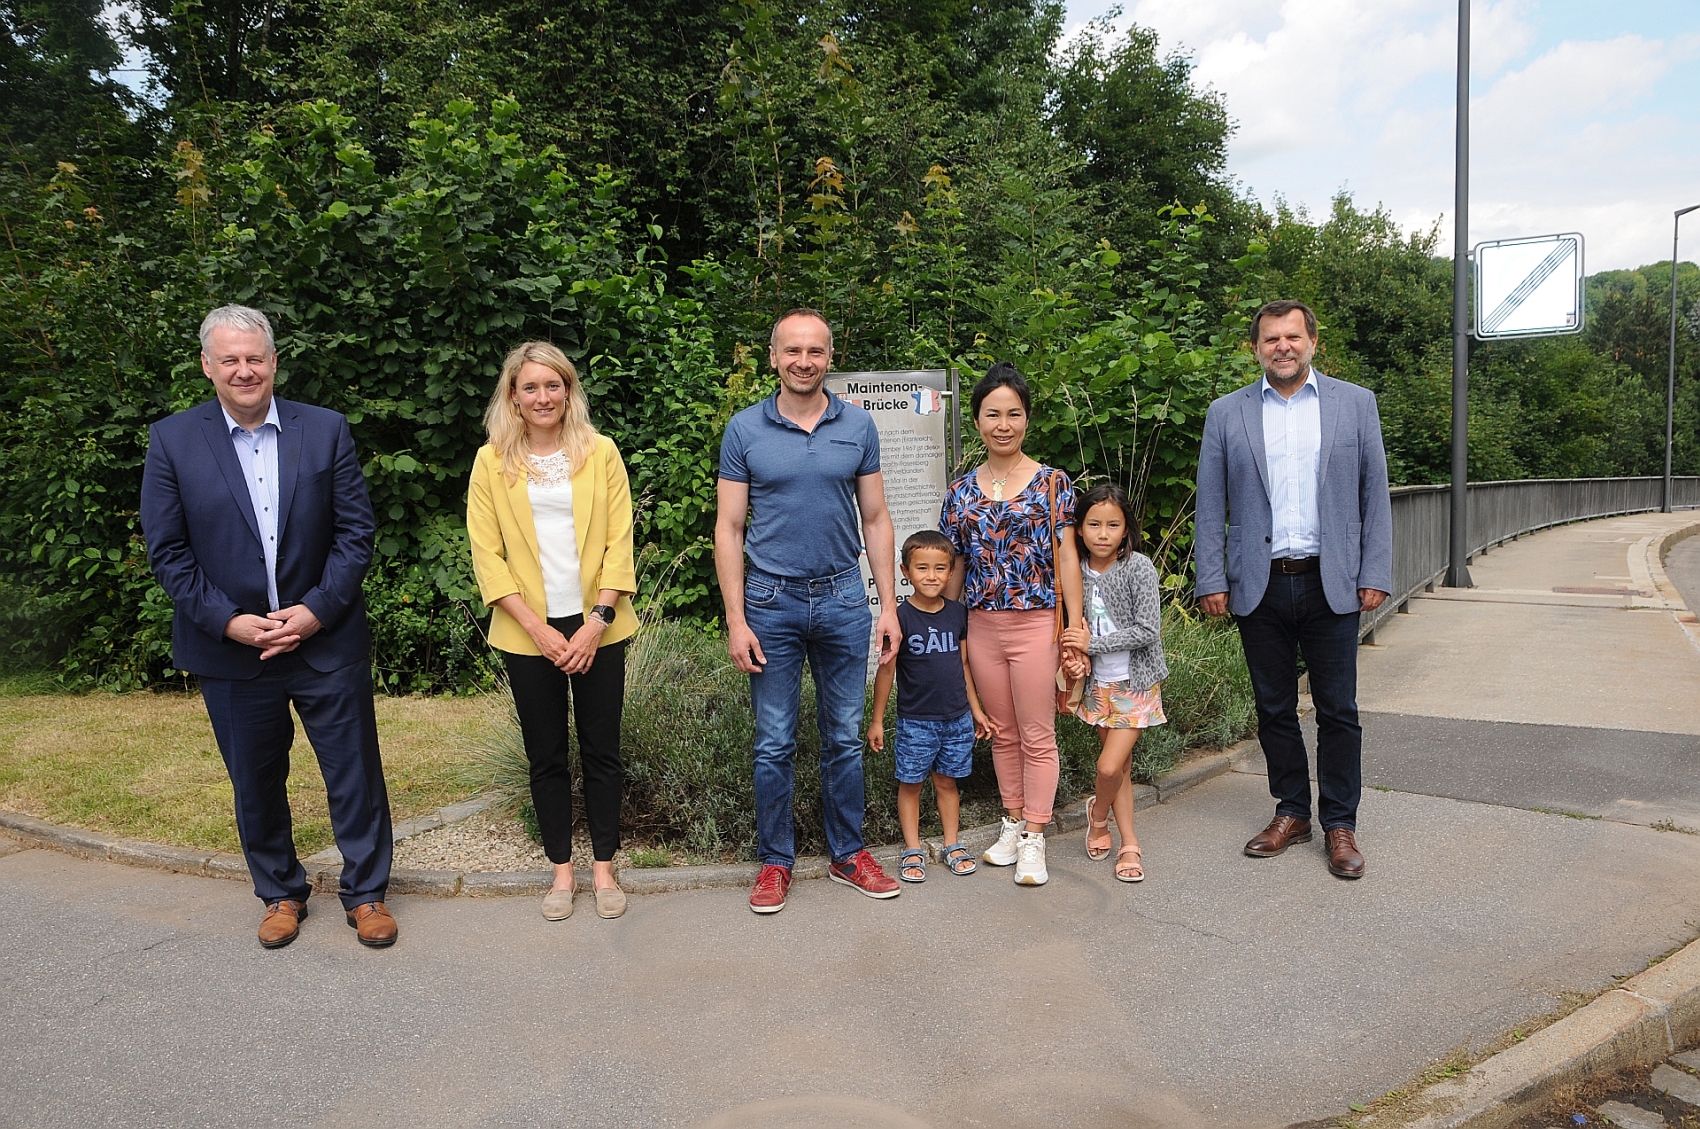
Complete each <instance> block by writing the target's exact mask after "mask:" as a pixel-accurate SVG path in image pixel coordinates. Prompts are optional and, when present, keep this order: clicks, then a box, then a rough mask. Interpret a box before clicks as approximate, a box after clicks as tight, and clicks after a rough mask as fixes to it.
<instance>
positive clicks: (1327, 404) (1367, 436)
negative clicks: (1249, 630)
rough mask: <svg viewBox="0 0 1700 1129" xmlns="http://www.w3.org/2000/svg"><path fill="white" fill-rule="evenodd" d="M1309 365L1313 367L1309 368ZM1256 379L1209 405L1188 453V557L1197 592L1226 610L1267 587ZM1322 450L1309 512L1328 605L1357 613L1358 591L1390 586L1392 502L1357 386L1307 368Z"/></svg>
mask: <svg viewBox="0 0 1700 1129" xmlns="http://www.w3.org/2000/svg"><path fill="white" fill-rule="evenodd" d="M1312 371H1315V370H1314V369H1313V370H1312ZM1262 390H1263V382H1262V381H1261V380H1258V381H1253V382H1252V383H1250V384H1248V385H1246V386H1245V387H1244V388H1241V389H1239V390H1238V391H1237V392H1230V393H1228V394H1227V395H1226V396H1223V397H1221V398H1220V399H1218V400H1217V401H1216V402H1215V403H1213V404H1211V405H1210V411H1209V413H1208V414H1207V415H1206V416H1205V417H1204V442H1203V445H1202V447H1201V449H1200V451H1199V455H1198V499H1197V505H1196V511H1197V518H1198V520H1197V523H1196V526H1195V528H1196V534H1195V538H1196V539H1195V540H1194V542H1193V559H1194V563H1195V564H1196V566H1197V570H1198V585H1197V591H1198V594H1199V595H1200V596H1208V595H1210V594H1211V593H1214V592H1226V593H1228V606H1229V608H1230V609H1231V610H1232V611H1233V613H1234V614H1235V615H1250V614H1251V613H1252V612H1254V611H1256V610H1257V606H1258V605H1259V604H1260V603H1262V602H1263V594H1264V592H1265V591H1266V590H1267V589H1268V587H1269V552H1270V550H1269V546H1270V544H1271V537H1272V531H1273V529H1274V526H1275V522H1274V517H1273V515H1272V514H1271V513H1270V512H1269V482H1268V478H1269V460H1268V454H1267V452H1266V451H1265V449H1264V445H1263V391H1262ZM1316 394H1317V399H1318V402H1319V404H1320V409H1321V421H1322V449H1321V451H1320V452H1319V453H1318V456H1317V475H1316V476H1317V483H1316V512H1317V517H1318V518H1319V519H1320V521H1321V524H1322V552H1321V562H1320V565H1319V567H1320V569H1321V572H1322V590H1323V592H1324V593H1325V594H1326V595H1327V597H1328V606H1329V607H1330V608H1332V609H1333V610H1334V611H1335V612H1336V613H1337V614H1339V615H1346V614H1348V613H1350V612H1355V611H1357V610H1358V607H1359V605H1360V602H1361V601H1360V599H1359V597H1358V589H1359V588H1375V589H1378V590H1380V591H1382V592H1392V591H1393V503H1392V500H1391V499H1390V498H1389V496H1388V493H1387V453H1386V451H1385V449H1384V448H1383V447H1382V443H1381V416H1380V414H1379V413H1378V412H1377V410H1376V404H1375V394H1374V393H1373V392H1371V391H1370V390H1369V389H1367V388H1360V387H1358V386H1357V385H1356V384H1351V383H1348V382H1346V381H1344V380H1335V379H1334V378H1333V377H1330V376H1323V375H1322V374H1321V373H1320V372H1319V373H1317V374H1316Z"/></svg>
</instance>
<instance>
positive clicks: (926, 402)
mask: <svg viewBox="0 0 1700 1129" xmlns="http://www.w3.org/2000/svg"><path fill="white" fill-rule="evenodd" d="M909 398H910V399H911V400H913V401H915V414H916V415H922V416H930V415H932V414H934V413H935V412H942V411H943V410H944V398H943V397H942V396H940V395H939V394H938V393H937V392H936V391H934V390H933V389H931V388H923V389H921V390H920V391H918V392H911V393H909Z"/></svg>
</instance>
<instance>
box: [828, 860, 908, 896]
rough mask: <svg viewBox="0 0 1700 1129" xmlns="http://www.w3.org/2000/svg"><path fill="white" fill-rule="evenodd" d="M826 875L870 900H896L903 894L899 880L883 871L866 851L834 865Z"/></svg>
mask: <svg viewBox="0 0 1700 1129" xmlns="http://www.w3.org/2000/svg"><path fill="white" fill-rule="evenodd" d="M826 875H827V877H828V878H830V879H832V880H833V881H834V882H842V883H844V884H845V885H846V886H854V887H855V888H856V889H858V890H860V891H862V893H864V894H866V895H868V897H870V898H895V897H897V895H899V894H901V893H903V888H902V887H901V886H899V885H898V884H897V879H895V878H893V877H892V876H891V875H889V874H887V873H886V872H885V871H883V870H881V869H880V864H879V863H877V862H875V861H874V856H873V855H870V854H869V853H868V852H867V851H865V850H864V851H857V852H856V853H855V854H853V855H851V856H850V857H849V858H847V859H845V860H844V861H843V862H835V863H833V864H832V865H831V866H829V867H827V868H826Z"/></svg>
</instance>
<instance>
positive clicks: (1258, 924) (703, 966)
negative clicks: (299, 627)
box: [0, 773, 1700, 1129]
mask: <svg viewBox="0 0 1700 1129" xmlns="http://www.w3.org/2000/svg"><path fill="white" fill-rule="evenodd" d="M1269 810H1270V801H1269V798H1268V794H1267V791H1266V790H1265V784H1264V781H1263V779H1262V778H1261V777H1259V776H1255V775H1247V774H1239V773H1235V774H1230V775H1229V776H1227V777H1222V778H1219V779H1218V780H1216V781H1213V782H1211V783H1209V784H1206V785H1204V786H1202V787H1201V788H1199V789H1198V790H1196V791H1195V792H1192V793H1188V794H1185V795H1183V796H1181V797H1180V798H1178V799H1177V800H1175V801H1174V802H1172V803H1170V804H1167V805H1163V806H1161V807H1159V808H1156V809H1153V810H1152V811H1150V812H1149V813H1142V814H1141V819H1140V827H1141V841H1142V844H1143V845H1144V847H1145V850H1146V861H1147V866H1148V872H1149V874H1150V878H1149V880H1148V881H1147V882H1146V883H1144V884H1143V885H1141V886H1136V887H1129V886H1125V885H1122V884H1119V883H1117V882H1115V881H1114V880H1113V879H1112V877H1111V870H1110V864H1109V863H1108V862H1105V863H1101V864H1093V863H1088V862H1087V860H1086V859H1085V857H1084V854H1083V853H1082V852H1081V850H1080V845H1079V835H1078V834H1074V835H1070V836H1067V837H1064V838H1061V839H1059V840H1058V841H1057V842H1056V844H1055V847H1054V851H1053V860H1052V875H1053V877H1052V880H1051V883H1050V885H1049V886H1046V887H1044V888H1041V889H1023V888H1018V887H1016V886H1014V885H1013V884H1012V883H1011V882H1010V881H1009V880H1008V877H1007V872H1006V871H989V870H983V871H982V872H981V873H980V874H977V875H975V876H972V877H970V878H966V879H957V878H953V877H951V876H948V875H945V874H942V873H939V874H936V875H935V876H933V877H931V878H929V880H928V882H927V883H926V884H925V885H924V886H922V887H919V888H912V889H906V890H905V892H904V894H903V896H902V897H900V898H898V899H896V900H895V901H891V902H883V903H881V902H872V901H869V900H867V899H865V898H862V897H860V896H859V895H857V894H855V893H853V892H852V891H849V890H847V889H845V888H844V887H841V886H837V885H833V884H831V883H827V882H823V881H811V882H802V883H799V884H798V885H797V886H795V887H794V888H793V896H792V904H791V905H790V906H789V907H788V908H787V909H786V910H785V912H784V913H782V914H779V915H778V916H777V917H773V918H758V917H756V916H755V915H753V914H751V913H750V912H749V911H748V910H747V909H745V908H744V905H743V897H742V894H741V893H740V892H739V891H734V890H721V891H712V890H710V891H695V892H690V893H680V894H669V895H657V896H652V897H639V898H634V899H633V907H632V910H631V912H629V913H628V914H627V916H626V917H625V918H623V919H621V920H619V921H615V922H605V921H601V920H599V919H597V918H596V917H595V916H594V914H593V913H592V912H591V911H590V910H589V908H588V907H587V905H585V904H581V906H580V908H579V911H578V912H577V913H576V914H575V915H574V916H573V918H572V919H571V920H569V921H567V922H564V923H560V924H558V925H551V924H549V923H546V922H544V921H543V920H542V918H541V916H540V915H539V914H538V911H537V907H536V906H535V905H534V904H533V899H530V898H501V899H490V900H476V899H470V898H457V899H430V898H398V899H396V901H395V903H394V904H395V909H396V912H397V914H398V917H399V918H400V921H401V924H402V939H401V941H400V943H398V944H397V945H396V947H395V948H394V949H391V950H388V951H367V950H364V949H361V948H360V947H359V946H358V945H357V944H356V943H355V940H354V936H353V931H352V930H350V929H348V928H347V927H346V926H345V925H344V924H343V922H342V920H341V917H340V915H339V914H338V913H337V912H336V906H335V903H334V899H321V900H317V901H315V902H314V903H313V905H314V907H315V909H316V910H318V911H319V912H316V913H315V914H314V915H313V916H312V917H311V918H310V919H309V920H308V921H307V923H306V924H305V926H304V930H303V935H302V938H301V939H300V940H299V941H297V942H296V943H295V944H294V945H292V946H291V947H289V948H286V949H282V950H278V951H275V952H265V951H263V950H261V949H260V948H259V947H258V945H257V944H256V943H255V942H254V939H253V930H254V927H255V924H256V921H257V916H258V909H257V904H256V903H255V902H254V900H253V898H252V897H251V896H250V895H249V894H248V893H247V892H246V891H245V890H244V889H243V888H242V887H241V886H240V885H238V884H235V883H229V882H221V881H216V880H210V879H198V878H189V877H184V876H179V875H170V874H161V873H155V872H151V871H146V870H138V869H134V868H128V867H122V866H117V865H114V864H108V863H97V862H87V861H82V860H78V859H74V858H70V857H68V856H65V855H60V854H56V853H52V852H47V851H26V852H22V853H15V854H11V855H9V856H7V857H5V858H0V1092H4V1093H5V1094H6V1100H5V1101H4V1103H0V1124H4V1125H8V1126H14V1125H15V1126H20V1127H21V1126H29V1127H32V1129H34V1127H48V1126H72V1125H75V1126H135V1125H162V1126H165V1125H169V1126H179V1125H182V1126H202V1125H205V1126H225V1125H238V1124H241V1125H282V1124H286V1123H287V1124H308V1125H333V1126H335V1125H345V1124H347V1125H353V1124H356V1123H358V1124H362V1125H364V1124H369V1123H371V1122H372V1121H373V1120H374V1119H379V1120H383V1121H391V1120H400V1121H403V1122H405V1123H408V1124H413V1125H423V1126H437V1125H442V1126H450V1125H457V1126H458V1125H504V1126H505V1125H543V1124H548V1125H571V1126H615V1125H619V1126H627V1125H641V1126H720V1127H730V1126H739V1127H754V1126H768V1125H773V1126H778V1125H781V1124H784V1125H788V1126H822V1127H833V1129H842V1127H847V1126H856V1125H869V1126H873V1125H879V1126H904V1125H924V1126H931V1127H934V1129H945V1127H955V1126H980V1125H983V1126H1033V1127H1035V1129H1038V1127H1053V1126H1056V1127H1099V1126H1102V1127H1109V1126H1118V1127H1128V1126H1133V1127H1145V1126H1149V1127H1153V1129H1155V1127H1163V1129H1177V1127H1180V1129H1184V1127H1186V1126H1194V1125H1197V1126H1212V1127H1214V1126H1232V1127H1240V1126H1273V1125H1283V1124H1288V1123H1290V1122H1293V1121H1298V1120H1303V1119H1306V1118H1313V1117H1320V1116H1324V1115H1327V1114H1332V1113H1338V1112H1343V1110H1344V1107H1345V1105H1346V1103H1348V1102H1364V1101H1367V1100H1370V1099H1372V1098H1374V1097H1375V1096H1377V1095H1379V1094H1381V1093H1383V1092H1385V1091H1386V1090H1388V1089H1390V1088H1392V1087H1394V1086H1397V1085H1399V1084H1401V1083H1403V1082H1404V1081H1406V1080H1407V1079H1408V1078H1410V1077H1411V1076H1412V1075H1413V1074H1415V1073H1416V1072H1418V1071H1419V1070H1420V1069H1421V1068H1422V1067H1423V1066H1424V1065H1425V1064H1426V1063H1428V1062H1429V1061H1431V1060H1433V1059H1434V1058H1437V1057H1439V1056H1441V1055H1443V1054H1445V1053H1446V1052H1447V1051H1448V1050H1450V1049H1451V1048H1453V1047H1455V1046H1458V1045H1461V1044H1466V1043H1470V1042H1472V1041H1476V1040H1483V1039H1489V1038H1492V1037H1493V1036H1495V1035H1497V1034H1499V1033H1500V1032H1501V1031H1503V1030H1505V1029H1506V1028H1507V1027H1509V1026H1510V1025H1512V1024H1514V1023H1516V1022H1518V1021H1520V1020H1522V1019H1524V1018H1526V1017H1528V1016H1530V1015H1533V1014H1539V1013H1541V1012H1544V1011H1546V1010H1549V1009H1550V1008H1551V1007H1552V1006H1554V1004H1555V1003H1556V1002H1557V1000H1558V999H1559V996H1560V993H1562V992H1563V991H1566V990H1573V989H1582V990H1586V989H1590V988H1597V987H1600V986H1603V985H1605V984H1606V983H1608V982H1609V981H1610V980H1611V978H1612V977H1614V976H1621V975H1625V974H1628V973H1632V972H1635V971H1638V970H1639V969H1640V968H1641V967H1642V966H1643V965H1644V964H1645V961H1646V959H1647V956H1648V955H1649V954H1651V953H1655V952H1663V951H1665V950H1666V949H1669V948H1670V947H1672V946H1673V945H1676V944H1679V943H1682V942H1685V941H1687V940H1689V939H1690V938H1691V937H1692V936H1693V933H1694V927H1693V926H1692V925H1691V924H1690V922H1691V921H1693V920H1694V918H1695V914H1694V909H1693V907H1694V906H1695V905H1696V903H1697V901H1700V838H1696V837H1694V836H1690V835H1682V834H1664V833H1660V832H1657V831H1653V830H1650V829H1647V828H1643V827H1637V826H1631V825H1627V824H1622V823H1614V822H1608V821H1594V820H1576V819H1567V818H1563V817H1561V816H1553V815H1545V814H1540V813H1535V812H1528V811H1522V810H1518V809H1515V808H1505V807H1497V806H1492V805H1489V804H1483V803H1476V802H1468V801H1461V800H1455V799H1447V798H1441V797H1435V796H1429V795H1419V794H1409V793H1403V792H1387V793H1383V792H1376V791H1370V792H1368V793H1367V794H1366V796H1365V800H1364V807H1363V812H1362V827H1363V834H1362V842H1363V845H1364V849H1365V851H1366V853H1367V855H1368V859H1369V876H1368V877H1366V878H1365V879H1363V880H1362V881H1359V882H1357V883H1347V882H1342V881H1340V880H1338V879H1335V878H1333V877H1332V876H1330V875H1329V874H1328V873H1327V871H1326V870H1325V869H1324V866H1323V858H1322V852H1321V849H1320V843H1313V844H1310V845H1308V846H1303V847H1297V848H1294V849H1292V850H1290V851H1289V852H1288V853H1287V854H1286V855H1284V856H1282V857H1281V858H1278V859H1272V860H1252V859H1247V858H1245V857H1244V856H1243V855H1241V854H1240V851H1239V848H1240V846H1241V844H1242V843H1243V842H1244V841H1245V839H1246V838H1247V837H1248V836H1249V835H1250V834H1251V833H1252V832H1253V831H1255V830H1256V829H1257V828H1258V827H1260V826H1261V825H1262V823H1263V822H1264V821H1265V820H1266V819H1267V816H1268V813H1269ZM582 901H583V900H582V899H581V902H582Z"/></svg>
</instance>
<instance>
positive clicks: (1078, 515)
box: [1074, 482, 1145, 561]
mask: <svg viewBox="0 0 1700 1129" xmlns="http://www.w3.org/2000/svg"><path fill="white" fill-rule="evenodd" d="M1105 502H1109V503H1110V504H1111V505H1114V506H1119V507H1121V511H1122V520H1123V521H1125V522H1127V530H1126V532H1124V533H1123V534H1122V543H1121V544H1120V545H1117V546H1116V560H1118V561H1119V560H1125V559H1126V558H1127V555H1128V554H1129V553H1138V552H1143V551H1144V549H1145V534H1144V531H1142V530H1141V529H1140V528H1139V515H1138V514H1136V513H1134V512H1133V503H1132V502H1131V501H1129V500H1128V496H1127V491H1125V490H1123V489H1122V488H1121V487H1120V486H1117V485H1116V484H1115V483H1114V482H1100V483H1099V484H1098V485H1096V486H1094V487H1092V489H1090V490H1088V491H1086V493H1084V494H1082V495H1080V496H1079V497H1078V498H1077V499H1075V503H1074V543H1075V545H1076V547H1077V548H1079V550H1080V559H1081V560H1082V561H1086V560H1090V559H1091V558H1092V554H1091V553H1089V552H1088V551H1087V549H1086V538H1085V536H1084V535H1083V534H1082V533H1081V532H1080V526H1081V523H1082V522H1084V521H1085V520H1086V515H1087V514H1088V513H1090V512H1091V510H1092V507H1093V506H1098V505H1102V504H1103V503H1105Z"/></svg>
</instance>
